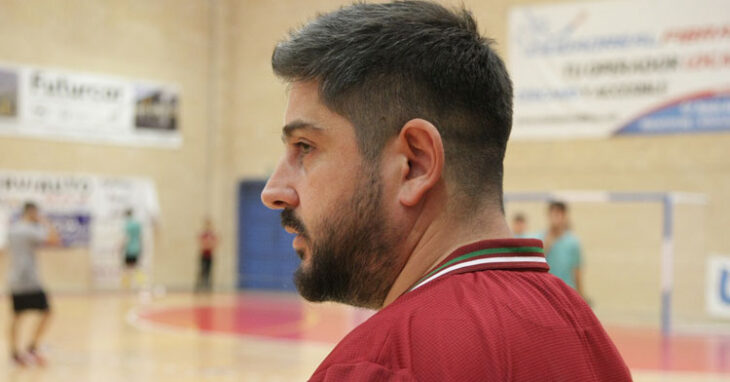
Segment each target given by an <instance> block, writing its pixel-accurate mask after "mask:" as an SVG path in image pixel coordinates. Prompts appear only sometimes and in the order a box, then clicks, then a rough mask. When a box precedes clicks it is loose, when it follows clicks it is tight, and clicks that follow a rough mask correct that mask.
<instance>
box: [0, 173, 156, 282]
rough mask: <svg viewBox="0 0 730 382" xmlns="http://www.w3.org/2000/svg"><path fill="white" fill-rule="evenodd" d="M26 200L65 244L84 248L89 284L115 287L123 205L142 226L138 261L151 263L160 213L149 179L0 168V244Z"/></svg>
mask: <svg viewBox="0 0 730 382" xmlns="http://www.w3.org/2000/svg"><path fill="white" fill-rule="evenodd" d="M27 201H31V202H34V203H36V204H37V205H38V206H39V207H40V209H41V213H42V214H43V215H44V216H46V217H47V218H48V220H49V221H50V223H51V224H53V225H54V226H55V227H56V228H57V229H58V231H59V234H60V236H61V241H62V245H63V246H64V247H83V248H88V249H89V256H90V262H89V263H90V264H91V269H89V270H88V271H89V272H91V274H92V277H91V280H92V282H93V287H95V288H98V289H114V288H117V287H118V286H119V282H120V274H121V269H122V259H123V256H124V254H123V253H122V252H123V243H124V239H125V237H124V219H125V212H126V211H127V210H128V209H132V210H133V216H134V218H135V219H136V220H137V221H139V222H140V223H141V225H142V246H143V256H142V257H141V259H142V264H141V266H142V268H143V269H145V268H146V269H147V270H149V268H150V267H151V265H152V259H153V256H154V241H153V240H154V235H153V233H154V225H155V223H156V221H157V219H158V216H159V204H158V200H157V191H156V189H155V186H154V183H153V182H152V181H151V180H149V179H145V178H126V177H109V176H96V175H87V174H57V173H45V172H27V171H8V170H0V249H1V248H4V247H5V245H6V240H7V229H8V226H9V224H11V223H12V221H14V220H16V219H18V217H19V215H20V211H21V209H22V206H23V204H24V203H25V202H27Z"/></svg>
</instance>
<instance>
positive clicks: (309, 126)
mask: <svg viewBox="0 0 730 382" xmlns="http://www.w3.org/2000/svg"><path fill="white" fill-rule="evenodd" d="M297 130H312V131H323V130H324V129H323V128H321V127H319V126H317V125H315V124H313V123H310V122H305V121H301V120H296V121H293V122H290V123H287V124H286V126H284V127H283V128H282V129H281V140H282V141H284V142H286V140H287V139H288V138H290V137H291V136H292V134H294V132H295V131H297Z"/></svg>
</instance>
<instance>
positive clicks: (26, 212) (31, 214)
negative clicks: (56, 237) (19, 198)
mask: <svg viewBox="0 0 730 382" xmlns="http://www.w3.org/2000/svg"><path fill="white" fill-rule="evenodd" d="M23 219H25V220H28V221H31V222H33V223H37V222H38V221H39V220H40V215H39V214H38V206H37V205H36V204H35V203H33V202H25V203H24V204H23Z"/></svg>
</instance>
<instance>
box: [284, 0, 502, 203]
mask: <svg viewBox="0 0 730 382" xmlns="http://www.w3.org/2000/svg"><path fill="white" fill-rule="evenodd" d="M491 45H492V40H490V39H487V38H485V37H482V36H481V35H480V34H479V31H478V29H477V24H476V21H475V20H474V18H473V16H472V15H471V13H470V12H469V11H467V10H464V9H460V10H457V11H451V10H448V9H446V8H444V7H443V6H441V5H439V4H436V3H432V2H427V1H396V2H392V3H386V4H365V3H356V4H353V5H350V6H347V7H343V8H340V9H339V10H336V11H334V12H331V13H327V14H323V15H319V16H318V17H317V18H316V19H315V20H313V21H312V22H310V23H309V24H307V25H305V26H303V27H302V28H300V29H298V30H295V31H293V32H291V33H290V35H289V37H288V39H286V40H284V41H282V42H280V43H279V44H278V45H277V46H276V48H275V49H274V52H273V55H272V59H271V61H272V67H273V69H274V72H275V73H276V75H278V76H279V77H282V78H283V79H285V80H286V81H289V82H295V81H309V80H314V81H317V82H318V85H319V93H320V97H321V98H322V100H323V102H324V103H325V105H327V107H329V108H330V109H332V110H333V111H335V112H337V113H338V114H341V115H343V116H345V117H346V118H348V119H349V120H350V121H351V122H352V123H353V125H354V126H355V132H356V135H357V137H358V144H359V148H360V151H361V153H362V154H363V156H364V157H365V158H366V159H368V160H370V161H374V160H375V159H377V158H379V156H380V153H381V152H382V149H383V147H384V146H385V143H386V142H387V141H388V140H389V139H390V138H392V137H394V136H395V135H397V134H398V133H399V132H400V129H401V128H402V126H403V125H404V124H405V123H406V122H407V121H409V120H411V119H413V118H423V119H425V120H428V121H429V122H431V123H433V124H434V125H435V126H436V128H437V129H438V131H439V133H440V134H441V136H442V137H443V141H444V148H445V151H446V166H445V175H446V176H447V177H449V178H450V179H453V180H454V181H456V183H457V184H458V185H460V186H461V190H460V191H461V193H462V194H463V195H465V196H466V197H467V198H468V200H469V201H471V202H474V201H479V200H482V199H481V198H482V197H483V196H484V195H485V194H487V193H488V194H492V195H495V196H497V198H498V200H497V201H498V202H499V204H500V205H501V204H502V178H503V164H502V162H503V160H504V153H505V149H506V144H507V139H508V138H509V134H510V130H511V128H512V83H511V81H510V78H509V75H508V74H507V70H506V68H505V66H504V63H503V62H502V59H500V58H499V56H498V55H497V54H496V53H495V52H494V50H492V48H491Z"/></svg>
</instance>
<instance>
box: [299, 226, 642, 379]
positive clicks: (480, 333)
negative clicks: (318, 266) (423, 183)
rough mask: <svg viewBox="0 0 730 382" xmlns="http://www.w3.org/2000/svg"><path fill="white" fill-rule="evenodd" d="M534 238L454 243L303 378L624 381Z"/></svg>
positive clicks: (594, 324)
mask: <svg viewBox="0 0 730 382" xmlns="http://www.w3.org/2000/svg"><path fill="white" fill-rule="evenodd" d="M548 269H549V268H548V265H547V263H546V262H545V256H544V255H543V250H542V242H541V241H540V240H535V239H500V240H484V241H480V242H477V243H473V244H470V245H467V246H464V247H461V248H459V249H457V250H456V251H454V252H453V253H452V254H451V255H450V256H449V257H448V258H446V259H445V260H444V261H443V262H442V263H441V264H440V265H439V266H437V267H436V268H435V269H434V270H433V271H431V272H429V273H428V274H427V275H424V277H423V278H422V279H421V280H419V281H418V282H417V283H416V284H415V285H414V286H413V287H412V288H411V289H410V290H409V291H408V292H407V293H405V294H404V295H402V296H400V297H399V298H398V299H396V300H395V301H394V302H393V303H391V304H390V305H388V306H387V307H385V308H383V309H382V310H380V311H379V312H378V313H376V314H375V315H373V316H372V317H371V318H370V319H368V320H367V321H366V322H364V323H363V324H361V325H360V326H358V327H357V328H355V329H354V330H353V331H352V332H350V333H349V334H348V335H347V336H346V337H345V338H344V339H343V340H342V341H340V343H339V344H338V345H337V346H336V347H335V348H334V350H332V352H331V353H330V354H329V356H327V358H326V359H325V360H324V361H323V362H322V364H321V365H320V366H319V367H318V368H317V370H316V371H315V372H314V374H313V375H312V377H311V379H310V380H311V381H338V382H339V381H439V382H441V381H459V382H464V381H528V382H535V381H540V382H542V381H560V382H567V381H580V382H585V381H630V380H631V375H630V374H629V370H628V368H627V367H626V364H625V363H624V361H623V360H622V359H621V356H620V355H619V353H618V351H617V350H616V347H615V346H614V344H613V343H612V342H611V339H610V338H609V337H608V335H607V334H606V332H605V330H604V329H603V327H602V326H601V323H600V322H599V321H598V319H597V318H596V316H595V315H594V314H593V312H592V311H591V309H590V308H589V307H588V305H586V303H585V302H584V301H583V299H582V298H581V297H580V296H579V295H578V294H577V293H576V292H575V291H574V290H573V289H572V288H570V287H569V286H567V285H566V284H565V283H563V282H562V281H561V280H560V279H558V278H556V277H555V276H553V275H550V274H549V273H547V271H548Z"/></svg>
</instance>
